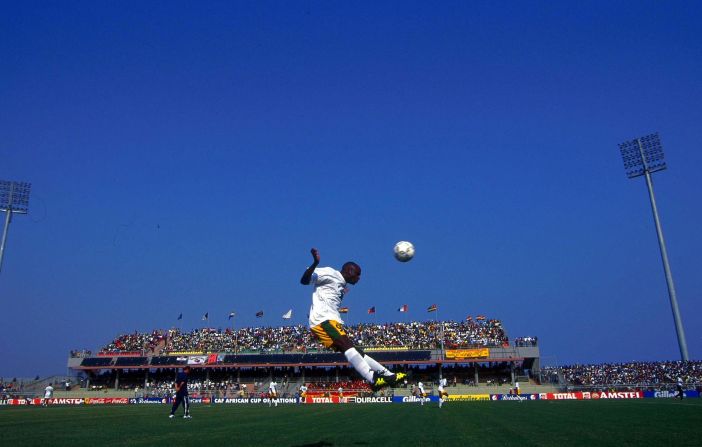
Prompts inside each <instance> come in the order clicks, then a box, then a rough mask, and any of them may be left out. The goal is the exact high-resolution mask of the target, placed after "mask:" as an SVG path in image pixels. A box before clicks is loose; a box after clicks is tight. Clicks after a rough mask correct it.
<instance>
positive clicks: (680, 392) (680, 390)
mask: <svg viewBox="0 0 702 447" xmlns="http://www.w3.org/2000/svg"><path fill="white" fill-rule="evenodd" d="M676 388H677V389H678V395H677V397H679V398H680V400H683V398H684V397H685V392H684V391H683V380H682V377H678V384H677V387H676Z"/></svg>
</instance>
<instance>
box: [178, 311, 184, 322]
mask: <svg viewBox="0 0 702 447" xmlns="http://www.w3.org/2000/svg"><path fill="white" fill-rule="evenodd" d="M178 319H179V320H182V319H183V312H181V313H180V315H178Z"/></svg>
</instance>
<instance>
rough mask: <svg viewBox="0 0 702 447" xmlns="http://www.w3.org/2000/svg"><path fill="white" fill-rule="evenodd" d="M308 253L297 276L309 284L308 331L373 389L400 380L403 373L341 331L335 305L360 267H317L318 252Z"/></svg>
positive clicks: (350, 264) (338, 303)
mask: <svg viewBox="0 0 702 447" xmlns="http://www.w3.org/2000/svg"><path fill="white" fill-rule="evenodd" d="M310 251H311V253H312V259H313V262H312V265H310V266H309V267H308V268H307V270H305V273H303V274H302V278H300V283H301V284H303V285H305V286H306V285H309V284H312V285H313V286H314V292H313V293H312V307H311V308H310V320H309V324H310V330H311V331H312V333H313V334H314V335H315V337H316V338H317V340H319V341H320V342H321V343H322V344H323V345H324V347H326V348H333V349H334V350H336V351H338V352H341V353H343V354H344V356H345V357H346V360H348V361H349V363H351V365H352V366H353V367H354V369H355V370H356V371H358V373H359V374H360V375H361V376H363V378H364V379H366V380H367V381H368V382H369V383H370V384H371V387H372V388H373V390H374V391H377V390H379V389H381V388H383V387H386V386H392V385H395V384H396V383H398V382H399V381H400V380H402V379H404V378H405V377H406V376H407V374H405V373H397V374H393V373H392V372H390V371H389V370H388V369H387V368H386V367H384V366H383V365H381V364H380V363H378V362H377V361H375V360H373V359H372V358H371V357H370V356H368V355H366V354H364V353H363V351H361V349H360V348H357V347H355V346H354V345H353V342H352V341H351V339H350V338H349V337H348V335H346V332H345V331H344V327H343V324H344V321H343V320H342V319H341V316H340V315H339V306H341V301H342V300H343V299H344V294H345V293H346V292H347V289H346V285H347V284H356V283H357V282H358V281H359V280H360V279H361V267H360V266H359V265H358V264H356V263H355V262H347V263H345V264H344V265H343V266H342V267H341V271H337V270H335V269H333V268H331V267H320V268H317V266H318V265H319V259H320V258H319V251H317V249H316V248H313V249H312V250H310Z"/></svg>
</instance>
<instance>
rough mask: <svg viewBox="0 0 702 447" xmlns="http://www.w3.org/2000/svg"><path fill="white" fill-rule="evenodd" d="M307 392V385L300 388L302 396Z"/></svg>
mask: <svg viewBox="0 0 702 447" xmlns="http://www.w3.org/2000/svg"><path fill="white" fill-rule="evenodd" d="M306 392H307V387H306V386H305V385H302V386H301V387H300V394H302V393H306Z"/></svg>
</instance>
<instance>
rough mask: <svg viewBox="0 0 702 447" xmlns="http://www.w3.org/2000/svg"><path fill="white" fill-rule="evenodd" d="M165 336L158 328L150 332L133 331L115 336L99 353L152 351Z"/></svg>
mask: <svg viewBox="0 0 702 447" xmlns="http://www.w3.org/2000/svg"><path fill="white" fill-rule="evenodd" d="M165 338H166V334H165V333H164V332H162V331H159V330H154V331H152V332H150V333H144V334H142V333H139V332H136V331H135V332H134V333H132V334H123V335H120V336H119V337H117V338H115V339H114V340H113V341H112V342H111V343H109V344H107V345H106V346H104V347H103V348H102V349H101V350H100V353H102V354H112V353H122V352H138V353H149V352H153V351H154V350H155V349H156V347H157V346H158V345H159V343H161V341H162V340H164V339H165Z"/></svg>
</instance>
